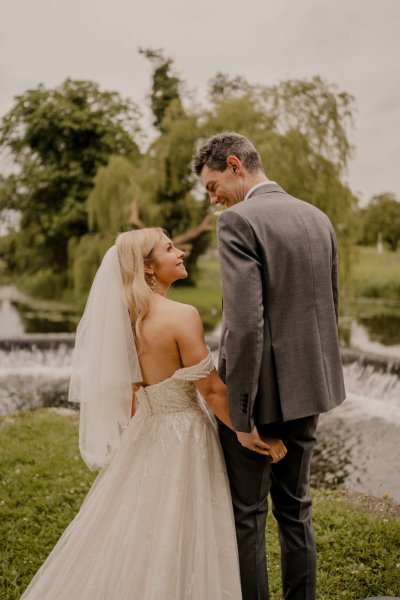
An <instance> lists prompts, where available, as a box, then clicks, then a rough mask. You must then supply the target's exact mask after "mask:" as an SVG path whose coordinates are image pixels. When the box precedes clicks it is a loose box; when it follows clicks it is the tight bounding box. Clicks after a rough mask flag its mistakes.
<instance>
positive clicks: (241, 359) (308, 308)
mask: <svg viewBox="0 0 400 600" xmlns="http://www.w3.org/2000/svg"><path fill="white" fill-rule="evenodd" d="M193 168H194V171H195V173H196V174H197V175H199V176H200V177H201V180H202V183H203V185H204V186H205V188H206V190H207V191H208V193H209V196H210V199H211V204H221V205H223V206H224V207H226V208H227V210H225V211H224V212H222V214H221V215H220V216H219V218H218V241H219V254H220V262H221V277H222V293H223V324H222V334H221V346H220V359H219V371H220V374H221V377H222V378H223V379H224V380H225V382H226V384H227V386H228V393H229V404H230V414H231V418H232V422H233V424H234V426H235V429H236V430H237V433H236V434H235V433H234V432H232V431H231V430H230V429H228V428H227V427H225V426H224V425H223V424H221V423H220V439H221V443H222V447H223V451H224V455H225V460H226V465H227V470H228V476H229V480H230V485H231V492H232V500H233V505H234V512H235V520H236V531H237V539H238V547H239V559H240V572H241V580H242V590H243V600H267V599H268V598H269V592H268V579H267V569H266V556H265V524H266V517H267V511H268V495H269V494H271V500H272V511H273V514H274V516H275V518H276V520H277V522H278V527H279V540H280V545H281V566H282V579H283V591H284V598H285V600H315V594H316V590H315V588H316V548H315V540H314V532H313V528H312V523H311V496H310V487H309V474H310V464H311V457H312V453H313V448H314V444H315V430H316V426H317V421H318V415H319V414H320V413H323V412H325V411H327V410H330V409H331V408H333V407H334V406H336V405H338V404H340V403H341V402H342V401H343V400H344V398H345V390H344V384H343V375H342V366H341V360H340V352H339V344H338V334H337V320H338V281H337V251H336V238H335V233H334V230H333V228H332V225H331V223H330V221H329V219H328V218H327V216H326V215H325V214H324V213H322V212H321V211H320V210H318V209H317V208H315V207H314V206H312V205H311V204H308V203H306V202H303V201H302V200H298V199H297V198H294V197H293V196H290V195H289V194H287V193H286V192H285V191H284V190H283V189H282V188H281V187H280V186H279V185H277V184H276V183H275V182H273V181H270V180H268V179H267V177H266V176H265V173H264V170H263V167H262V164H261V160H260V156H259V154H258V152H257V150H256V149H255V148H254V146H253V145H252V144H251V142H250V141H249V140H248V139H247V138H245V137H243V136H241V135H238V134H236V133H232V132H226V133H221V134H218V135H215V136H213V137H211V138H210V139H209V140H208V141H207V142H206V143H205V144H204V145H203V146H202V147H201V148H200V149H199V150H198V152H197V153H196V154H195V156H194V160H193ZM262 436H270V437H278V438H281V439H282V440H283V442H284V444H285V445H286V448H287V451H288V452H287V455H286V456H285V457H284V458H283V459H282V460H281V461H280V462H278V463H276V464H271V462H270V460H269V458H268V457H265V456H262V455H260V454H258V453H256V452H254V451H253V450H255V449H256V447H257V442H259V441H260V438H261V437H262ZM239 442H240V443H239Z"/></svg>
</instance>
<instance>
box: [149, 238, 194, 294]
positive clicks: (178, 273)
mask: <svg viewBox="0 0 400 600" xmlns="http://www.w3.org/2000/svg"><path fill="white" fill-rule="evenodd" d="M151 256H152V260H151V263H150V264H151V268H152V270H153V272H154V275H155V276H156V280H157V282H158V283H159V284H160V285H161V286H168V287H169V286H170V285H171V283H173V282H174V281H177V279H185V278H186V277H187V276H188V274H187V271H186V269H185V265H184V264H183V259H184V257H185V253H184V252H183V250H179V248H175V246H174V244H173V243H172V241H171V240H170V239H169V237H167V236H166V235H165V233H163V234H161V237H160V239H159V241H158V242H157V244H156V245H155V246H154V249H153V251H152V253H151Z"/></svg>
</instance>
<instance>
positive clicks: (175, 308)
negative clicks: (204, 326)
mask: <svg viewBox="0 0 400 600" xmlns="http://www.w3.org/2000/svg"><path fill="white" fill-rule="evenodd" d="M165 300H166V304H165V309H166V310H167V311H168V314H169V316H170V317H175V318H176V319H177V320H178V321H179V320H181V319H183V320H184V321H185V323H187V321H191V322H193V323H195V322H197V321H199V320H200V322H201V319H200V315H199V311H198V310H197V308H196V307H195V306H192V305H191V304H183V302H176V301H175V300H170V299H169V298H166V299H165Z"/></svg>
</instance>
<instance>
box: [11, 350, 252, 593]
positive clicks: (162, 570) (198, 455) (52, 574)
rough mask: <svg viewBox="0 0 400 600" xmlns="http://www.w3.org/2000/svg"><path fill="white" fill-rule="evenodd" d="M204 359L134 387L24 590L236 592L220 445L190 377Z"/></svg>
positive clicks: (208, 362) (208, 366)
mask: <svg viewBox="0 0 400 600" xmlns="http://www.w3.org/2000/svg"><path fill="white" fill-rule="evenodd" d="M212 368H213V363H212V358H211V355H210V354H209V355H208V357H207V358H205V359H204V360H202V361H201V362H200V363H199V364H197V365H195V366H192V367H188V368H182V369H179V370H178V371H176V372H175V373H174V374H173V375H172V376H171V377H169V378H168V379H166V380H164V381H162V382H161V383H157V384H154V385H149V386H146V387H141V388H140V389H139V391H138V393H137V398H138V409H137V411H136V414H135V416H134V417H133V418H132V419H131V421H130V423H129V425H128V426H127V428H126V429H125V431H124V432H123V434H122V443H121V446H120V448H119V450H118V451H117V453H116V454H115V456H114V457H113V459H112V461H111V463H110V465H109V466H108V467H106V468H105V469H103V471H101V472H100V474H99V476H98V478H97V479H96V481H95V483H94V484H93V486H92V488H91V490H90V491H89V494H88V496H87V497H86V499H85V501H84V503H83V505H82V507H81V509H80V511H79V513H78V514H77V516H76V517H75V519H74V520H73V521H72V522H71V524H70V525H69V526H68V528H67V529H66V530H65V532H64V534H63V535H62V537H61V538H60V540H59V541H58V543H57V545H56V546H55V548H54V549H53V551H52V552H51V554H50V556H49V557H48V558H47V560H46V562H45V563H44V565H43V566H42V567H41V569H40V570H39V571H38V573H37V574H36V575H35V577H34V578H33V580H32V581H31V583H30V585H29V587H28V588H27V590H26V591H25V593H24V594H23V596H22V599H23V600H228V599H229V600H241V598H242V595H241V588H240V580H239V565H238V555H237V547H236V536H235V529H234V519H233V512H232V507H231V498H230V493H229V486H228V480H227V475H226V471H225V465H224V462H223V456H222V451H221V448H220V445H219V439H218V434H217V432H216V429H215V427H214V424H213V422H212V419H211V417H210V416H209V414H208V412H207V409H206V408H205V406H204V403H203V401H202V399H201V397H200V396H199V394H198V393H197V391H196V388H195V386H194V383H193V381H195V380H197V379H201V378H202V377H205V376H206V375H207V374H208V373H210V371H211V370H212ZM22 599H21V600H22Z"/></svg>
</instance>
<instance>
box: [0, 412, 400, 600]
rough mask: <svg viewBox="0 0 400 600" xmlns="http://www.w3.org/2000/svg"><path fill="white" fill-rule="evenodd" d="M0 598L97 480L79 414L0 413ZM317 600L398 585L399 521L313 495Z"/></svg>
mask: <svg viewBox="0 0 400 600" xmlns="http://www.w3.org/2000/svg"><path fill="white" fill-rule="evenodd" d="M0 452H1V458H2V460H1V464H0V482H1V483H0V598H1V599H2V600H16V599H17V598H19V597H20V595H21V593H22V591H23V590H24V589H25V587H26V585H27V584H28V582H29V580H30V579H31V577H32V576H33V575H34V574H35V572H36V571H37V569H38V568H39V566H40V565H41V564H42V562H43V561H44V559H45V558H46V556H47V555H48V553H49V552H50V550H51V548H52V547H53V546H54V544H55V542H56V541H57V539H58V538H59V536H60V535H61V533H62V531H63V530H64V528H65V527H66V526H67V524H68V523H69V522H70V521H71V519H72V518H73V516H74V515H75V514H76V512H77V511H78V509H79V506H80V504H81V502H82V500H83V498H84V496H85V494H86V492H87V490H88V488H89V486H90V484H91V483H92V481H93V479H94V475H93V473H90V472H89V471H88V470H87V469H86V467H85V465H84V464H83V462H82V461H81V459H80V457H79V453H78V415H69V416H61V415H58V414H55V413H54V412H51V411H49V410H46V409H41V410H38V411H34V412H25V413H20V414H18V415H10V416H7V417H1V418H0ZM314 524H315V530H316V535H317V543H318V581H319V586H318V589H319V593H318V600H360V599H362V598H365V597H367V596H374V595H389V596H390V595H398V594H399V591H400V556H399V543H400V522H399V521H396V520H394V519H393V518H389V517H388V518H386V517H385V518H383V517H373V516H371V515H369V514H366V513H364V512H362V511H360V510H358V509H356V508H355V507H354V506H353V505H350V504H348V503H347V502H346V501H345V500H344V499H343V497H342V495H341V493H340V492H339V491H338V492H326V491H318V492H315V494H314ZM268 540H269V572H270V583H271V590H272V594H271V600H278V599H279V600H280V599H281V597H282V596H281V592H280V583H279V580H280V571H279V551H278V544H277V536H276V525H275V522H274V520H273V518H272V517H269V522H268Z"/></svg>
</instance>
